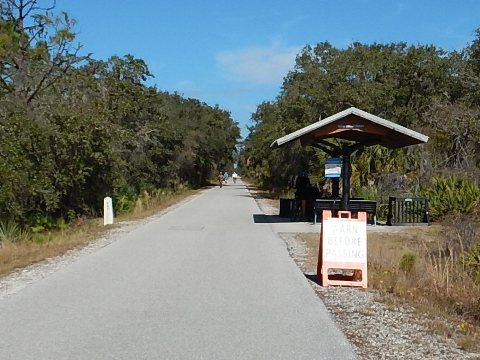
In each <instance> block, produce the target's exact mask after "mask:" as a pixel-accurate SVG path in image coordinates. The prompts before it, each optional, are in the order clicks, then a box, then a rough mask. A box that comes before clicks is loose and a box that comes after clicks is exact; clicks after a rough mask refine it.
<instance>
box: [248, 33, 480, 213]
mask: <svg viewBox="0 0 480 360" xmlns="http://www.w3.org/2000/svg"><path fill="white" fill-rule="evenodd" d="M351 106H354V107H357V108H359V109H362V110H364V111H367V112H370V113H372V114H374V115H377V116H380V117H382V118H385V119H387V120H390V121H393V122H395V123H398V124H400V125H402V126H405V127H408V128H411V129H413V130H416V131H419V132H420V133H423V134H426V135H428V136H429V137H430V140H429V142H428V143H427V144H425V145H421V146H412V147H408V148H404V149H399V150H389V149H386V148H383V147H380V146H372V147H368V148H366V149H365V150H364V151H363V152H361V153H356V154H355V155H354V158H353V159H352V171H353V174H352V186H353V188H354V192H355V191H356V192H357V193H358V192H362V191H363V192H365V191H367V190H368V189H369V188H370V189H371V188H375V189H378V186H379V185H381V184H382V181H383V180H384V179H385V178H388V177H387V176H386V175H387V174H400V175H402V176H400V178H403V179H405V181H403V182H405V183H408V185H407V186H404V187H403V190H404V191H410V192H418V191H421V189H422V188H425V187H428V186H429V184H438V183H439V182H438V179H439V178H444V177H445V176H446V175H447V174H454V176H455V177H459V178H462V179H466V180H467V181H468V182H469V183H475V184H476V185H477V189H478V183H477V181H478V179H479V178H480V177H479V175H480V172H479V167H480V29H479V30H476V31H475V39H474V40H473V41H472V42H471V43H470V44H467V45H466V47H465V48H464V49H461V50H456V51H451V52H447V51H444V50H442V49H441V48H439V47H437V46H435V45H421V44H419V45H408V44H407V43H404V42H398V43H390V44H378V43H374V44H362V43H360V42H355V43H353V44H351V45H350V46H348V47H347V48H344V49H340V48H336V47H334V46H333V45H332V44H330V43H329V42H321V43H318V44H316V45H314V46H306V47H304V48H303V50H302V51H301V52H300V53H299V54H298V55H297V58H296V63H295V68H294V69H293V70H292V71H290V72H289V73H288V74H287V75H286V76H285V78H284V81H283V85H282V89H281V91H280V93H279V94H278V96H277V97H276V99H275V100H274V101H268V102H263V103H262V104H260V105H259V106H258V107H257V110H256V112H255V113H254V114H253V116H252V119H253V122H254V123H253V125H252V126H251V127H250V129H249V130H250V133H249V135H248V137H247V138H246V140H245V141H244V144H243V151H242V154H241V157H242V162H241V163H242V164H243V167H244V168H243V169H242V172H243V173H244V174H246V175H248V176H249V177H250V178H252V179H254V180H255V181H256V182H257V183H259V184H260V185H261V186H262V187H264V188H269V189H285V188H287V186H288V183H289V181H290V179H291V177H292V176H293V175H295V174H297V173H298V172H299V171H301V170H308V171H309V173H310V174H312V175H313V176H314V177H315V176H316V180H318V181H320V182H321V181H322V179H321V178H322V176H321V175H322V174H323V169H324V168H323V166H324V158H325V156H326V155H325V154H324V153H323V152H322V151H321V150H316V149H314V148H312V147H305V148H302V147H301V146H300V145H299V144H298V143H297V144H292V145H291V146H285V147H283V148H280V149H277V150H272V149H270V147H269V146H270V144H271V143H272V141H274V140H275V139H277V138H279V137H281V136H284V135H286V134H288V133H290V132H293V131H295V130H297V129H299V128H302V127H304V126H306V125H309V124H311V123H313V122H315V121H317V120H318V119H323V118H326V117H328V116H330V115H333V114H335V113H337V112H340V111H342V110H345V109H347V108H349V107H351ZM449 176H451V175H449ZM390 178H391V177H390ZM383 182H384V181H383ZM462 183H463V182H462ZM390 190H394V189H390ZM424 190H425V189H424ZM454 190H455V189H454ZM456 190H457V192H458V189H456ZM479 194H480V192H478V191H477V192H475V193H474V194H473V195H472V196H473V197H472V201H476V202H477V204H478V202H479ZM374 195H375V194H372V196H374Z"/></svg>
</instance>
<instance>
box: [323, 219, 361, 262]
mask: <svg viewBox="0 0 480 360" xmlns="http://www.w3.org/2000/svg"><path fill="white" fill-rule="evenodd" d="M322 235H323V247H322V251H323V254H322V255H323V261H325V262H337V263H340V262H346V263H364V264H366V263H367V223H366V221H359V220H356V219H344V218H331V219H324V220H323V222H322Z"/></svg>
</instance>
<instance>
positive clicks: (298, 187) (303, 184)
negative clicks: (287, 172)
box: [295, 171, 311, 218]
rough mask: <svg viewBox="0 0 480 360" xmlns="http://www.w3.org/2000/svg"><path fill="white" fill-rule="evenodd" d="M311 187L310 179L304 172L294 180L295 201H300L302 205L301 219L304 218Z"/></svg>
mask: <svg viewBox="0 0 480 360" xmlns="http://www.w3.org/2000/svg"><path fill="white" fill-rule="evenodd" d="M310 187H311V184H310V179H309V178H308V176H307V174H306V173H305V171H302V172H301V173H300V174H299V176H298V177H297V179H296V180H295V199H296V200H300V201H301V204H302V218H304V217H305V209H306V205H307V200H308V197H309V196H308V195H309V189H310Z"/></svg>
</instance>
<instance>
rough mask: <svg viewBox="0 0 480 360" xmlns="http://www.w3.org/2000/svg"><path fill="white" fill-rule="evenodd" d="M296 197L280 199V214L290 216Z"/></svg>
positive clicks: (285, 216)
mask: <svg viewBox="0 0 480 360" xmlns="http://www.w3.org/2000/svg"><path fill="white" fill-rule="evenodd" d="M294 200H295V199H280V213H279V214H278V216H280V217H283V218H289V217H290V216H291V214H292V206H293V201H294Z"/></svg>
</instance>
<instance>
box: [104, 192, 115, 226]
mask: <svg viewBox="0 0 480 360" xmlns="http://www.w3.org/2000/svg"><path fill="white" fill-rule="evenodd" d="M111 224H113V206H112V198H111V197H109V196H107V197H106V198H104V199H103V225H104V226H105V225H111Z"/></svg>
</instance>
